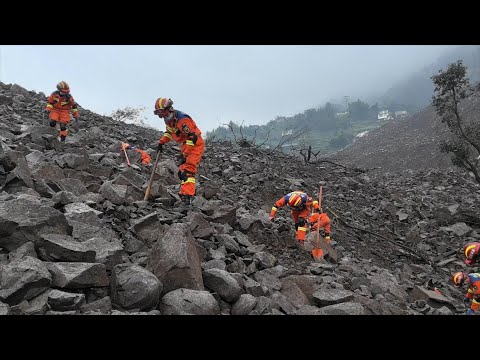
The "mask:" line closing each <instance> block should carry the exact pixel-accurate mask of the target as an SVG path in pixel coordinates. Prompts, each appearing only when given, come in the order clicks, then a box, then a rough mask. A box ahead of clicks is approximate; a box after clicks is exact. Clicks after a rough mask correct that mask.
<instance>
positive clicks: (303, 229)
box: [298, 226, 307, 232]
mask: <svg viewBox="0 0 480 360" xmlns="http://www.w3.org/2000/svg"><path fill="white" fill-rule="evenodd" d="M298 231H305V232H306V231H307V228H306V227H303V226H299V227H298Z"/></svg>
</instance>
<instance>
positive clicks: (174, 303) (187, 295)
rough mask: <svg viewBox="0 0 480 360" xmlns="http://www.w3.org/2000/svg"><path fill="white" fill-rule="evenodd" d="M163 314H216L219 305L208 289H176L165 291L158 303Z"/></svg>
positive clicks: (218, 311) (218, 310)
mask: <svg viewBox="0 0 480 360" xmlns="http://www.w3.org/2000/svg"><path fill="white" fill-rule="evenodd" d="M159 308H160V311H161V313H162V314H163V315H218V314H220V307H219V305H218V303H217V301H216V300H215V298H214V297H213V295H212V294H210V293H209V292H208V291H201V290H192V289H184V288H180V289H176V290H173V291H170V292H168V293H166V294H165V295H164V296H163V297H162V299H161V301H160V305H159Z"/></svg>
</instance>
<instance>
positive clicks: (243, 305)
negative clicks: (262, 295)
mask: <svg viewBox="0 0 480 360" xmlns="http://www.w3.org/2000/svg"><path fill="white" fill-rule="evenodd" d="M255 305H257V299H256V298H255V296H253V295H250V294H242V295H240V297H239V298H238V300H237V302H236V303H235V304H233V306H232V311H231V313H232V315H248V314H249V313H250V312H251V311H252V310H253V309H254V308H255Z"/></svg>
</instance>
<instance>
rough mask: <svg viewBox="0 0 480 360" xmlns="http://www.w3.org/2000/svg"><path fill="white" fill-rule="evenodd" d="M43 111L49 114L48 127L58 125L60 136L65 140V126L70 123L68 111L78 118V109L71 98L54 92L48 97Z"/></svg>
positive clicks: (66, 132) (68, 95)
mask: <svg viewBox="0 0 480 360" xmlns="http://www.w3.org/2000/svg"><path fill="white" fill-rule="evenodd" d="M45 110H46V111H48V112H49V118H50V126H51V127H56V124H57V122H58V123H60V130H61V131H60V136H61V137H64V138H65V137H66V136H67V134H68V131H67V128H66V125H67V124H68V123H69V122H70V111H72V113H73V116H74V117H75V118H78V107H77V103H76V102H75V100H74V99H73V96H72V95H70V94H65V95H60V92H59V91H54V92H53V93H51V94H50V96H49V97H48V100H47V106H46V108H45Z"/></svg>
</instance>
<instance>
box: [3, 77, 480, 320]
mask: <svg viewBox="0 0 480 360" xmlns="http://www.w3.org/2000/svg"><path fill="white" fill-rule="evenodd" d="M44 100H45V96H44V94H41V93H40V94H36V93H35V92H32V91H27V90H25V89H23V88H21V87H20V86H18V85H5V84H2V83H0V145H1V146H0V248H1V249H0V314H51V315H56V314H112V315H113V314H152V315H154V314H157V315H158V314H162V315H169V314H202V315H216V314H225V315H245V314H252V315H253V314H257V315H264V314H275V315H283V314H298V315H300V314H302V315H307V314H308V315H325V314H348V315H356V314H367V315H368V314H415V315H417V314H418V315H419V314H460V313H463V312H464V309H463V303H462V298H463V292H464V291H463V290H464V289H462V290H459V289H456V288H453V286H451V283H450V281H449V276H450V275H451V273H452V272H454V271H457V270H460V269H465V267H464V265H463V261H462V254H461V252H460V248H461V246H462V245H463V244H464V243H466V242H467V241H469V240H478V238H479V235H478V231H479V230H478V229H479V227H480V219H479V218H478V213H479V210H480V209H479V208H480V201H479V200H480V188H479V186H478V184H476V183H475V182H474V181H472V179H471V178H470V177H468V176H459V174H458V172H454V171H444V170H441V171H440V170H431V171H418V172H413V171H410V172H405V173H404V174H403V175H402V176H397V175H391V174H369V173H368V172H367V173H365V172H359V171H357V170H354V169H349V168H343V167H339V166H335V165H333V164H328V163H327V164H326V165H325V166H318V165H317V166H313V165H309V166H306V165H304V164H300V163H298V161H296V160H295V159H293V158H291V157H288V156H286V155H283V154H276V155H275V156H267V155H265V154H263V153H262V152H260V151H258V150H256V149H254V148H239V147H236V146H235V145H234V144H231V143H208V142H207V147H206V151H205V155H204V159H203V161H202V163H201V165H200V168H199V175H198V176H197V180H198V182H197V185H198V196H197V197H196V198H195V200H194V206H192V207H185V206H183V205H178V202H177V200H178V195H177V192H178V186H179V185H178V179H177V175H176V172H177V167H176V165H175V159H176V157H177V155H178V153H179V149H178V147H177V146H175V145H174V144H168V145H167V146H166V147H165V148H166V149H165V151H164V153H163V154H162V156H161V158H160V160H159V166H158V168H157V170H156V173H155V176H154V179H155V182H154V186H153V188H152V195H153V201H151V202H145V201H143V195H144V191H145V188H146V184H147V182H148V179H149V177H150V173H151V170H152V168H151V167H144V166H139V167H138V169H137V168H131V167H128V166H127V165H126V164H125V161H124V159H123V157H122V154H121V152H120V144H121V142H125V141H126V142H129V143H132V144H136V145H138V146H139V147H141V148H144V149H147V150H149V151H152V153H153V146H154V144H155V142H156V141H157V139H158V138H159V137H160V135H161V134H160V132H156V131H152V130H150V129H143V128H140V127H137V126H135V125H126V124H123V123H118V122H115V121H113V120H112V119H110V118H108V117H102V116H99V115H96V114H94V113H92V112H89V111H88V110H85V109H82V108H80V112H81V119H82V120H81V122H80V126H79V129H72V130H71V132H70V134H69V136H68V137H67V142H66V143H65V144H63V146H62V148H59V147H58V146H57V145H58V144H56V140H55V137H56V134H55V131H53V130H52V129H50V128H49V127H48V124H47V123H46V122H45V123H43V119H42V110H43V107H44V103H43V101H44ZM199 126H200V127H201V120H199ZM130 155H131V156H132V158H131V161H134V160H132V159H133V158H134V153H132V154H130ZM153 155H154V154H153ZM319 184H323V191H324V197H323V204H324V209H327V212H328V213H329V215H330V217H331V218H332V244H333V245H334V246H335V247H336V249H337V250H338V252H339V255H340V256H339V260H338V263H333V262H327V261H322V262H314V261H312V258H311V256H310V254H309V253H308V252H306V251H303V250H301V249H297V247H296V245H295V241H294V232H293V223H292V220H291V218H290V214H289V211H288V210H286V209H284V208H282V209H280V210H279V212H278V215H277V217H276V220H275V223H271V222H270V221H269V220H268V214H269V212H270V209H271V206H272V205H273V203H274V201H275V200H277V199H278V198H280V197H281V196H282V195H284V194H285V193H287V192H289V191H292V190H297V189H302V190H305V191H307V192H308V193H309V194H311V195H314V196H316V195H315V193H316V192H317V191H318V185H319ZM434 286H435V287H437V288H438V289H439V290H440V292H441V293H442V294H443V295H439V294H438V293H436V292H433V291H431V289H432V288H433V287H434Z"/></svg>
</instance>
